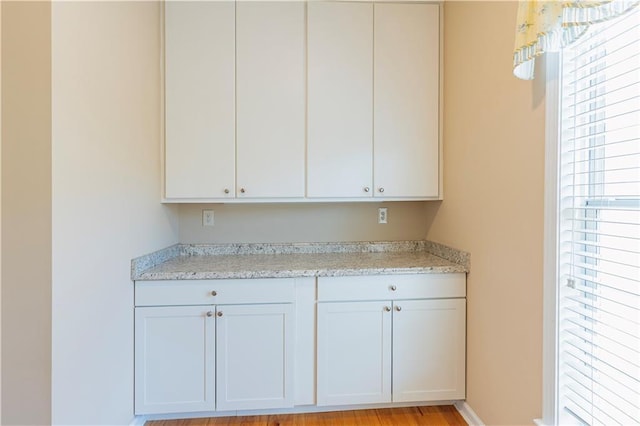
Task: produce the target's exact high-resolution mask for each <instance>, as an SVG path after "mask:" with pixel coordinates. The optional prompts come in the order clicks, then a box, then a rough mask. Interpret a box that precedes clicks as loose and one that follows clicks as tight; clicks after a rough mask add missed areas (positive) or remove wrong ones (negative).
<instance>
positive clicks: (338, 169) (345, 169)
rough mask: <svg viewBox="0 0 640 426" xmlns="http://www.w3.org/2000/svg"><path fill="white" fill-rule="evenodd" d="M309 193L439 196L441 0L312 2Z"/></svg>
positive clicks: (315, 195)
mask: <svg viewBox="0 0 640 426" xmlns="http://www.w3.org/2000/svg"><path fill="white" fill-rule="evenodd" d="M308 8H309V10H308V30H307V31H308V51H309V54H308V55H309V60H308V80H309V81H308V87H309V89H308V91H309V95H308V96H309V97H308V141H307V144H308V157H307V196H308V197H310V198H336V197H337V198H340V197H345V198H370V197H372V196H373V197H375V198H382V199H425V198H438V197H439V195H440V192H439V176H440V156H439V151H440V139H439V134H440V127H439V123H440V118H439V105H440V96H439V93H440V73H439V71H440V66H439V63H440V13H439V8H440V6H438V5H435V4H418V3H415V4H399V3H393V4H385V3H375V4H373V3H340V2H312V3H310V4H309V6H308Z"/></svg>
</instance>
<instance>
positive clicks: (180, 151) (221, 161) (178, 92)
mask: <svg viewBox="0 0 640 426" xmlns="http://www.w3.org/2000/svg"><path fill="white" fill-rule="evenodd" d="M164 59H165V196H166V198H170V199H171V198H173V199H181V198H182V199H184V198H196V199H197V198H222V197H225V196H232V195H233V194H232V192H233V189H234V187H235V107H234V105H235V4H234V2H165V58H164ZM225 189H226V190H227V191H228V192H229V193H230V194H229V195H227V194H226V193H225Z"/></svg>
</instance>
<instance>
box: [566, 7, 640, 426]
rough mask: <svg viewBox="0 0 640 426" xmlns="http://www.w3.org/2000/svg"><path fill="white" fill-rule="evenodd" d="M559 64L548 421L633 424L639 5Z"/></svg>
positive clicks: (637, 391) (638, 394)
mask: <svg viewBox="0 0 640 426" xmlns="http://www.w3.org/2000/svg"><path fill="white" fill-rule="evenodd" d="M560 62H561V66H560V70H561V71H560V74H559V76H560V78H559V83H558V88H559V104H560V111H559V112H560V118H559V126H558V127H559V130H560V132H559V136H558V139H559V149H558V151H557V155H558V159H557V164H558V169H557V173H558V174H557V179H558V186H557V209H558V210H557V228H556V229H557V246H556V252H557V254H556V262H557V263H556V268H555V271H556V280H555V283H556V286H557V287H556V293H555V295H556V297H557V300H556V303H557V304H556V306H557V308H556V309H557V311H556V314H557V319H556V332H557V334H556V337H557V340H556V344H555V348H556V358H555V363H556V364H555V367H556V377H557V381H556V388H555V394H556V401H555V404H554V405H555V407H556V413H555V416H554V417H555V422H557V423H560V424H586V425H607V426H609V425H616V424H621V425H632V424H640V7H637V8H636V9H635V10H634V11H632V12H630V13H627V14H626V15H624V16H622V17H619V18H617V19H614V20H612V21H610V22H608V23H604V24H597V25H594V26H592V28H591V29H590V30H589V32H588V33H587V35H585V36H583V37H582V38H581V39H579V40H578V41H577V42H575V43H574V44H572V45H571V46H570V47H568V48H566V49H565V50H564V51H563V53H562V55H561V61H560Z"/></svg>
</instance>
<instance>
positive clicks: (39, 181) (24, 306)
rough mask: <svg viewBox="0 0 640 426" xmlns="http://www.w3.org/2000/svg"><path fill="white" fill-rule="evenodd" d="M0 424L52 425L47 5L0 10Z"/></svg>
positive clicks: (6, 4)
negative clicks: (0, 381)
mask: <svg viewBox="0 0 640 426" xmlns="http://www.w3.org/2000/svg"><path fill="white" fill-rule="evenodd" d="M1 7H2V48H1V50H2V88H3V90H2V123H3V126H2V244H1V254H2V265H3V268H2V389H3V392H2V404H1V405H2V419H1V422H2V424H7V425H10V424H48V423H50V422H51V327H50V325H51V44H50V37H49V34H50V28H51V26H50V15H51V9H50V5H49V3H45V2H2V4H1Z"/></svg>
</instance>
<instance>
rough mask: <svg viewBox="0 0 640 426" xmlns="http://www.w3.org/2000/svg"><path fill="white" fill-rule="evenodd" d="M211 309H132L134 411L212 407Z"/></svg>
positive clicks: (213, 322) (203, 409) (213, 347)
mask: <svg viewBox="0 0 640 426" xmlns="http://www.w3.org/2000/svg"><path fill="white" fill-rule="evenodd" d="M215 332H216V331H215V317H214V316H213V306H181V307H141V308H135V413H136V414H151V413H153V414H158V413H177V412H180V413H183V412H193V411H211V410H214V409H215V388H214V384H215V359H214V357H215Z"/></svg>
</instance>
